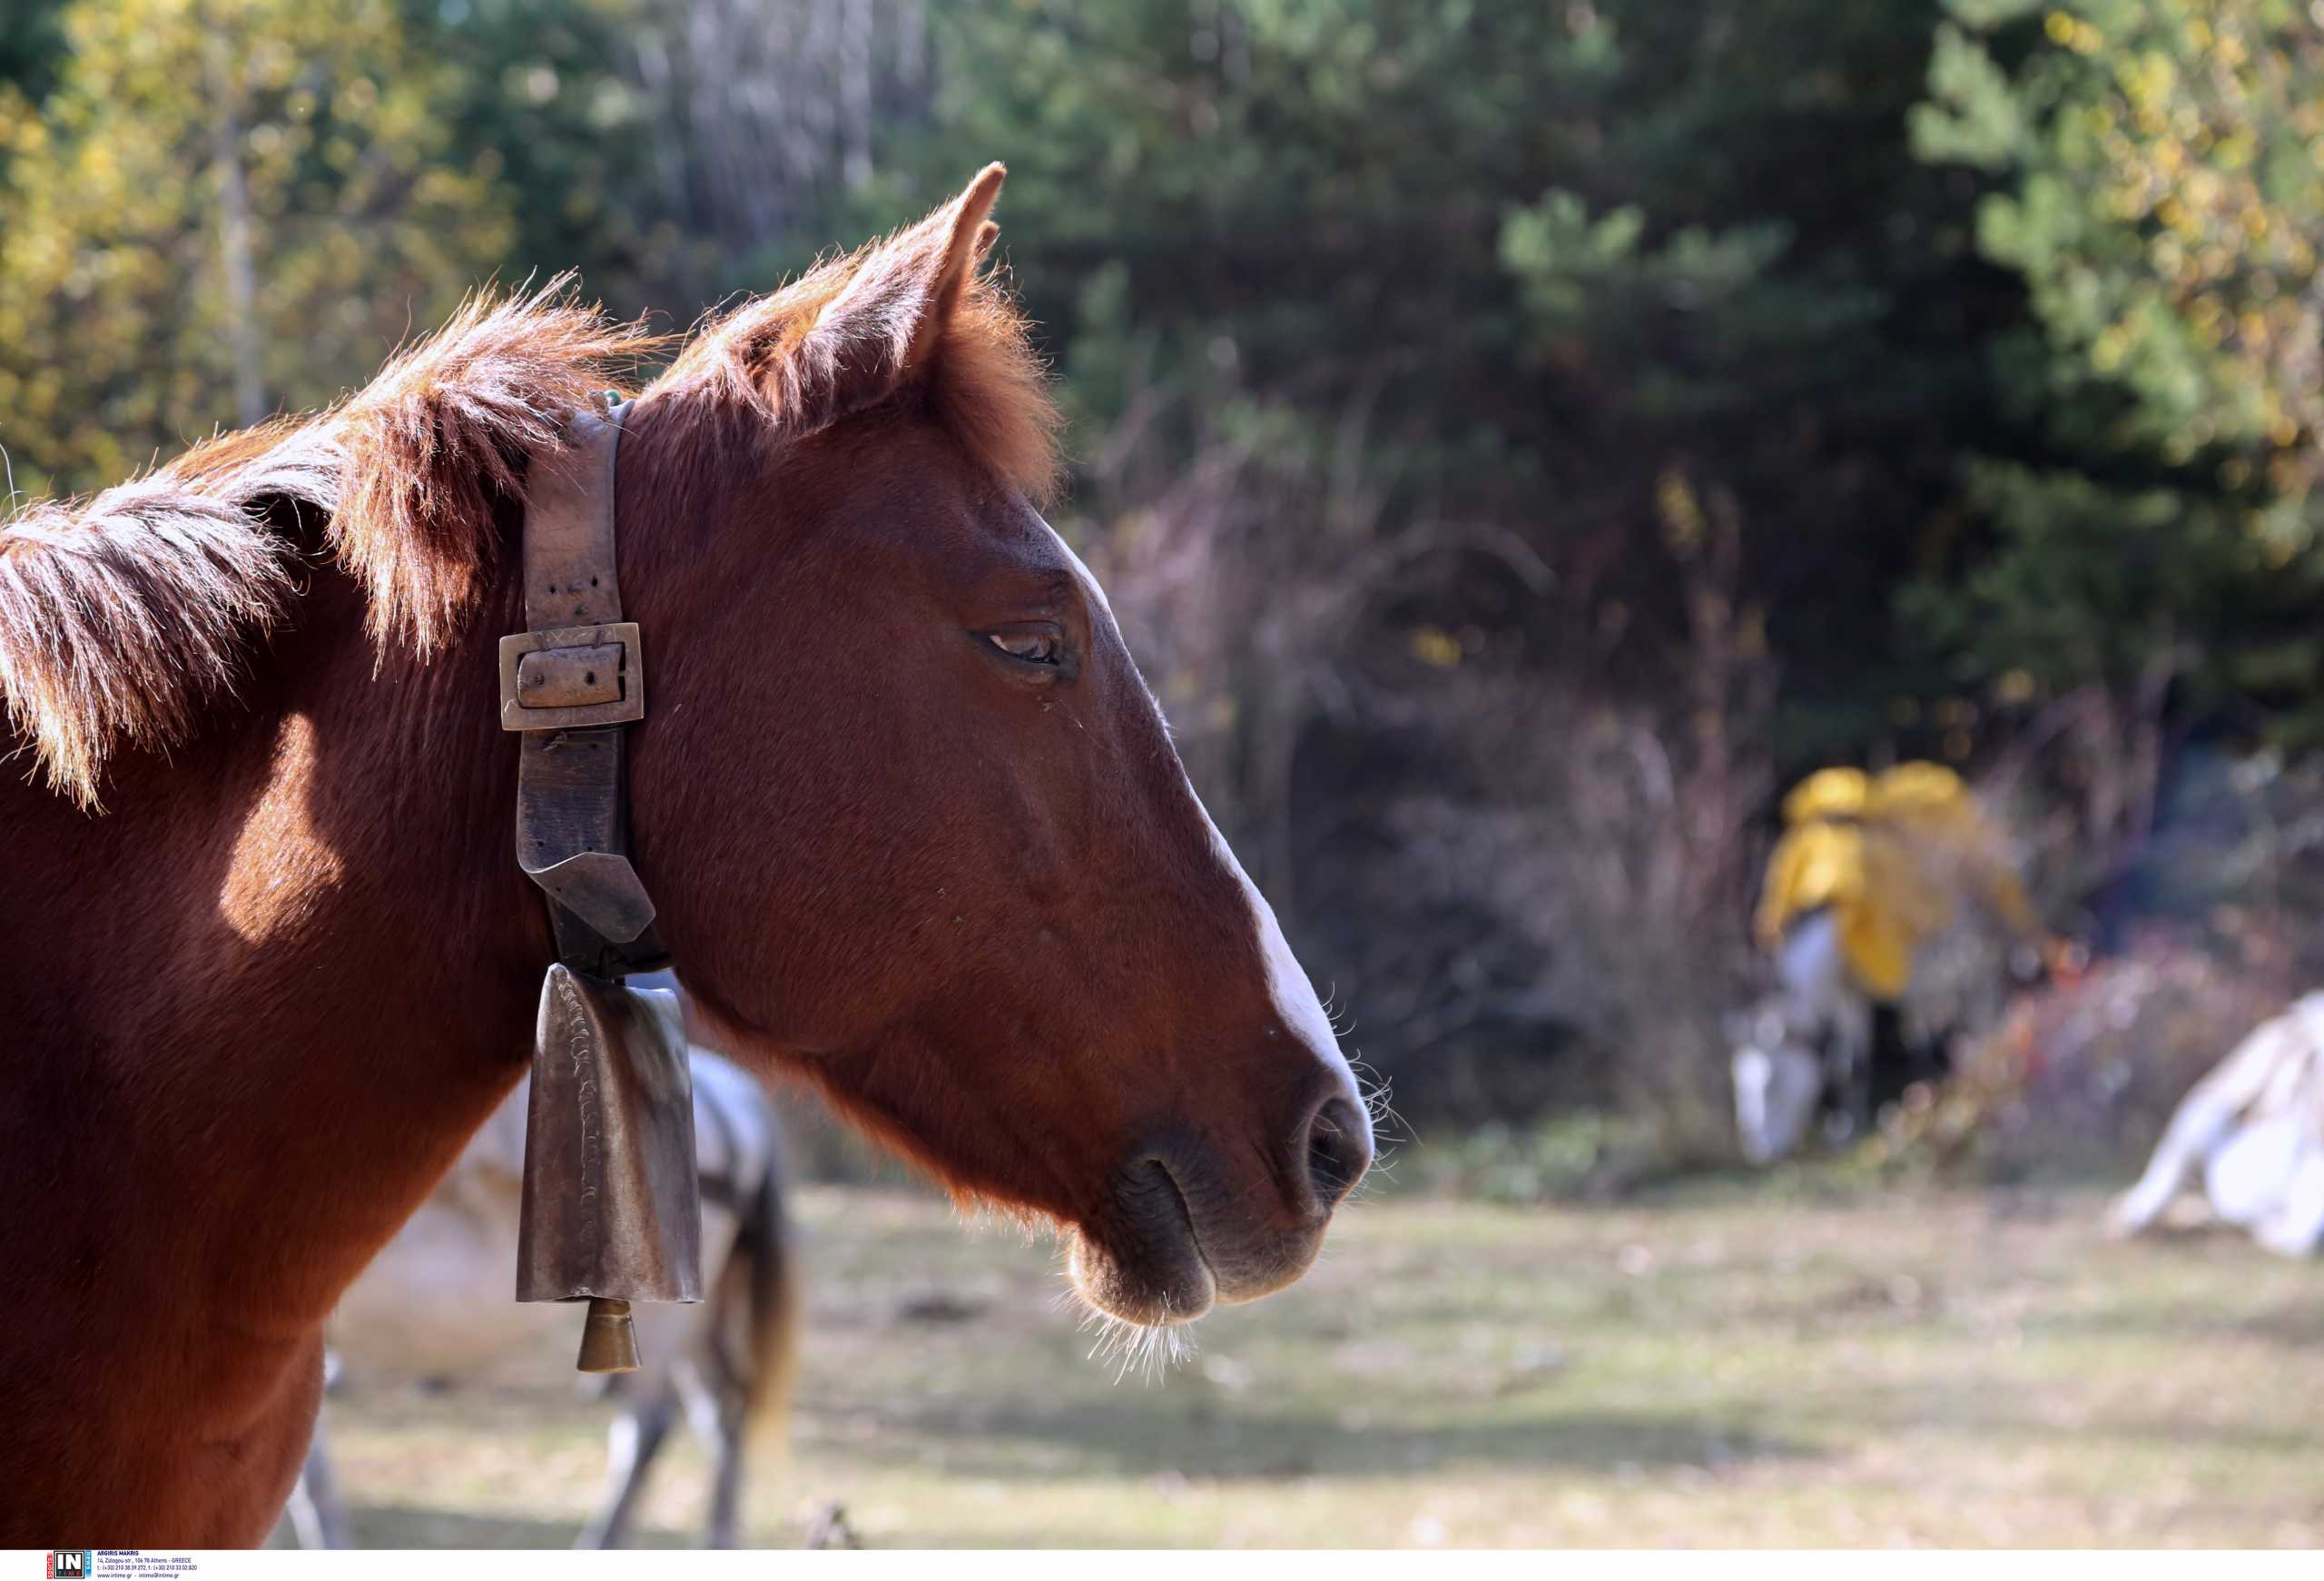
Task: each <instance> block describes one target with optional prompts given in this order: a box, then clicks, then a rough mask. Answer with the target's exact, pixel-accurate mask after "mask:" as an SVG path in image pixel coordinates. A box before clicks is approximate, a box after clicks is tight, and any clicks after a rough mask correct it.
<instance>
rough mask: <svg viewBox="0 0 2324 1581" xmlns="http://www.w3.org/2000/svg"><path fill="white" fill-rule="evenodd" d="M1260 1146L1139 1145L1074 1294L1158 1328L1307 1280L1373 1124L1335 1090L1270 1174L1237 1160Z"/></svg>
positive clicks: (1195, 1141)
mask: <svg viewBox="0 0 2324 1581" xmlns="http://www.w3.org/2000/svg"><path fill="white" fill-rule="evenodd" d="M1255 1151H1256V1150H1248V1149H1234V1148H1228V1147H1225V1146H1221V1145H1217V1144H1215V1143H1213V1142H1211V1141H1208V1140H1207V1139H1206V1138H1203V1137H1201V1136H1198V1135H1193V1134H1188V1133H1183V1132H1172V1133H1164V1134H1160V1135H1157V1136H1155V1137H1151V1138H1149V1139H1148V1140H1147V1141H1146V1142H1144V1143H1143V1144H1142V1145H1140V1146H1139V1147H1137V1148H1136V1149H1134V1150H1132V1151H1131V1153H1130V1156H1129V1157H1128V1159H1127V1160H1126V1161H1124V1162H1123V1164H1122V1165H1121V1167H1120V1168H1119V1169H1118V1170H1117V1171H1115V1174H1114V1177H1113V1180H1112V1181H1111V1186H1110V1192H1109V1200H1108V1203H1107V1207H1106V1210H1105V1211H1103V1212H1101V1213H1099V1214H1097V1215H1095V1216H1093V1218H1092V1219H1091V1220H1089V1221H1088V1222H1085V1223H1083V1224H1082V1225H1081V1226H1079V1228H1078V1230H1077V1232H1076V1234H1075V1236H1074V1238H1073V1243H1072V1251H1071V1255H1070V1259H1069V1268H1070V1272H1071V1275H1072V1278H1073V1283H1074V1288H1075V1289H1076V1290H1078V1291H1079V1292H1080V1294H1081V1295H1082V1297H1083V1299H1086V1300H1088V1302H1089V1303H1090V1304H1091V1305H1092V1306H1094V1307H1096V1308H1098V1309H1099V1310H1100V1311H1103V1312H1106V1313H1108V1315H1110V1316H1113V1317H1117V1318H1120V1319H1126V1320H1128V1321H1129V1322H1133V1323H1143V1324H1149V1325H1153V1324H1169V1323H1185V1322H1191V1321H1193V1320H1194V1319H1196V1318H1199V1317H1201V1316H1202V1315H1203V1314H1204V1313H1205V1312H1206V1311H1208V1310H1209V1309H1211V1307H1212V1306H1213V1305H1215V1304H1218V1303H1225V1304H1226V1305H1229V1306H1232V1305H1235V1304H1236V1303H1239V1302H1243V1301H1255V1300H1257V1299H1259V1298H1260V1297H1262V1296H1266V1295H1272V1294H1274V1293H1275V1291H1276V1290H1281V1289H1283V1288H1284V1287H1285V1285H1288V1284H1290V1283H1292V1282H1293V1281H1294V1280H1297V1279H1298V1278H1299V1276H1300V1275H1301V1274H1303V1273H1305V1272H1306V1271H1307V1269H1308V1267H1309V1266H1310V1265H1311V1264H1313V1263H1314V1262H1315V1255H1316V1253H1317V1252H1318V1251H1320V1250H1322V1249H1323V1244H1324V1230H1325V1228H1326V1227H1327V1226H1328V1225H1329V1224H1330V1222H1331V1218H1332V1210H1334V1208H1336V1207H1338V1206H1339V1204H1340V1203H1341V1202H1342V1201H1344V1200H1345V1198H1346V1197H1347V1195H1348V1193H1349V1192H1350V1191H1354V1189H1355V1186H1356V1183H1357V1182H1358V1181H1361V1180H1362V1179H1363V1178H1364V1171H1366V1170H1368V1169H1370V1168H1371V1165H1372V1155H1373V1141H1372V1127H1371V1122H1370V1120H1369V1118H1368V1117H1367V1116H1366V1115H1365V1114H1364V1111H1363V1109H1362V1108H1361V1106H1359V1105H1358V1104H1357V1103H1356V1102H1355V1101H1354V1099H1353V1098H1351V1097H1349V1096H1348V1095H1347V1093H1346V1092H1344V1090H1342V1089H1341V1088H1340V1087H1339V1086H1337V1085H1336V1084H1334V1086H1333V1087H1332V1088H1331V1090H1330V1091H1328V1092H1325V1093H1324V1095H1323V1096H1322V1097H1321V1098H1320V1099H1319V1100H1317V1101H1316V1102H1314V1103H1313V1104H1312V1105H1311V1106H1310V1107H1309V1108H1308V1110H1307V1111H1306V1113H1305V1117H1304V1119H1303V1120H1302V1121H1301V1122H1300V1123H1299V1125H1298V1126H1297V1128H1296V1130H1295V1133H1294V1134H1293V1135H1292V1136H1291V1137H1290V1138H1289V1139H1287V1141H1285V1144H1284V1145H1282V1146H1280V1147H1278V1148H1276V1149H1275V1150H1274V1156H1273V1157H1272V1158H1271V1159H1269V1160H1268V1163H1269V1166H1270V1167H1268V1168H1266V1169H1265V1170H1264V1171H1254V1170H1251V1169H1250V1168H1249V1167H1248V1166H1246V1167H1245V1168H1243V1169H1242V1170H1240V1171H1238V1170H1236V1168H1235V1167H1234V1166H1233V1164H1232V1163H1231V1162H1230V1160H1234V1159H1236V1158H1252V1157H1254V1154H1255ZM1259 1156H1264V1155H1259Z"/></svg>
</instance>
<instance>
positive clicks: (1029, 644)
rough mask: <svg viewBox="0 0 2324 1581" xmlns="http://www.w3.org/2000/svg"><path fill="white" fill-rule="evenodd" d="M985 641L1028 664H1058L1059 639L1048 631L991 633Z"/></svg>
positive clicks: (986, 635)
mask: <svg viewBox="0 0 2324 1581" xmlns="http://www.w3.org/2000/svg"><path fill="white" fill-rule="evenodd" d="M985 640H986V641H987V642H990V644H992V646H993V647H997V648H999V649H1000V651H1001V652H1003V653H1005V654H1007V655H1008V656H1009V657H1010V658H1015V659H1022V660H1023V661H1024V662H1025V663H1027V664H1055V663H1057V658H1058V639H1057V638H1056V637H1051V636H1050V635H1049V633H1048V632H1046V631H991V632H987V633H986V634H985Z"/></svg>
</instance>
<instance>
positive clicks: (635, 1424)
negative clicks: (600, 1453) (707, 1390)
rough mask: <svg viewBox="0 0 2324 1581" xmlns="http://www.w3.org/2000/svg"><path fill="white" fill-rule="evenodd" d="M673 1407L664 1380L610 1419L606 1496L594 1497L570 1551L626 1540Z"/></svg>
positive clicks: (673, 1413) (667, 1430)
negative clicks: (591, 1508) (587, 1516)
mask: <svg viewBox="0 0 2324 1581" xmlns="http://www.w3.org/2000/svg"><path fill="white" fill-rule="evenodd" d="M676 1405H677V1402H676V1401H675V1399H673V1398H671V1389H670V1387H669V1384H668V1382H667V1380H666V1377H665V1378H664V1379H663V1380H659V1381H657V1383H656V1385H655V1388H654V1389H653V1390H652V1392H651V1393H649V1394H647V1395H646V1396H645V1398H641V1399H640V1400H638V1401H637V1403H636V1404H635V1405H633V1406H631V1407H630V1408H628V1409H627V1410H625V1411H624V1412H622V1414H621V1415H620V1416H618V1417H616V1418H614V1425H613V1427H612V1428H611V1429H610V1430H609V1431H608V1432H607V1433H606V1487H605V1491H604V1492H603V1493H601V1494H599V1495H598V1497H597V1507H596V1509H595V1510H593V1511H592V1512H590V1516H589V1520H588V1524H587V1525H586V1526H584V1527H582V1528H581V1535H580V1536H579V1537H576V1538H574V1539H573V1546H575V1547H576V1548H615V1547H619V1546H621V1545H622V1544H623V1543H625V1542H626V1541H628V1539H629V1527H630V1523H631V1522H632V1521H633V1520H634V1519H635V1517H636V1515H637V1501H638V1499H639V1498H641V1497H644V1496H645V1474H646V1472H648V1471H649V1470H651V1469H652V1468H653V1466H654V1457H655V1455H657V1454H659V1453H660V1452H661V1448H662V1441H663V1440H664V1439H665V1438H668V1437H669V1436H670V1428H671V1425H672V1424H673V1423H674V1422H675V1419H676V1415H677V1411H676Z"/></svg>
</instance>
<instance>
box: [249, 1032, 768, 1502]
mask: <svg viewBox="0 0 2324 1581" xmlns="http://www.w3.org/2000/svg"><path fill="white" fill-rule="evenodd" d="M693 1068H694V1145H695V1148H696V1150H697V1152H698V1155H699V1158H700V1164H701V1176H702V1265H703V1268H704V1270H705V1272H706V1273H708V1274H709V1275H710V1280H709V1290H708V1292H707V1295H706V1298H705V1299H704V1300H702V1301H701V1302H699V1303H697V1304H694V1305H686V1306H676V1305H663V1304H658V1303H645V1302H641V1303H639V1304H638V1305H637V1306H636V1307H635V1309H634V1310H635V1320H636V1324H637V1344H638V1350H639V1353H640V1360H641V1365H640V1368H639V1369H638V1370H637V1371H636V1372H635V1373H630V1374H626V1375H621V1376H617V1377H616V1378H614V1379H613V1380H612V1381H611V1384H610V1388H612V1389H613V1390H614V1391H615V1392H616V1393H617V1395H618V1397H619V1398H621V1400H622V1402H623V1408H622V1413H621V1415H620V1416H619V1417H618V1418H616V1419H615V1422H614V1425H613V1428H612V1429H611V1434H610V1455H609V1464H608V1466H607V1467H606V1484H605V1489H604V1491H603V1493H602V1494H601V1495H600V1497H599V1498H598V1501H597V1505H596V1510H595V1511H594V1512H593V1513H592V1514H591V1516H590V1517H589V1520H588V1524H587V1525H586V1527H584V1528H583V1530H582V1533H581V1536H580V1538H579V1540H578V1541H577V1543H576V1546H580V1547H615V1546H619V1545H620V1544H621V1543H622V1542H623V1541H624V1540H625V1538H626V1537H627V1536H628V1535H629V1530H630V1526H631V1522H632V1520H633V1518H634V1517H635V1513H636V1508H637V1501H638V1499H639V1497H640V1496H641V1495H642V1494H643V1492H644V1490H645V1477H646V1474H647V1472H648V1471H649V1470H650V1469H651V1467H652V1466H653V1462H654V1457H655V1453H656V1452H657V1451H658V1450H659V1449H660V1448H661V1447H662V1443H663V1440H664V1439H665V1438H667V1436H668V1434H669V1431H670V1428H672V1427H673V1426H674V1425H675V1422H676V1419H677V1417H678V1414H679V1412H680V1411H681V1410H683V1411H684V1414H685V1417H686V1419H687V1421H688V1422H689V1423H690V1424H691V1425H692V1427H693V1428H694V1432H695V1434H696V1435H697V1437H699V1438H701V1440H702V1442H703V1446H704V1448H705V1450H707V1451H708V1453H709V1454H710V1456H711V1457H712V1460H713V1463H714V1477H713V1482H712V1492H711V1504H710V1517H709V1523H708V1529H707V1541H708V1543H709V1545H710V1546H713V1547H733V1546H735V1545H736V1544H737V1543H738V1542H739V1540H740V1538H741V1536H742V1522H741V1508H740V1507H741V1497H742V1486H743V1450H744V1448H745V1442H746V1439H747V1438H748V1437H749V1436H750V1430H751V1428H752V1427H753V1424H754V1423H755V1422H757V1421H760V1420H768V1421H773V1420H778V1419H780V1418H781V1417H782V1415H783V1411H784V1410H785V1408H787V1405H788V1402H789V1394H790V1386H791V1378H792V1368H793V1360H794V1359H795V1351H796V1339H797V1314H798V1303H799V1296H798V1290H797V1280H798V1270H797V1267H796V1260H795V1259H794V1257H793V1249H792V1243H791V1236H790V1226H789V1220H788V1216H787V1214H786V1212H785V1210H784V1205H783V1171H782V1158H781V1152H782V1141H781V1131H780V1130H779V1129H778V1126H777V1122H776V1118H775V1112H774V1106H773V1102H772V1101H771V1100H770V1099H769V1098H768V1096H767V1094H766V1092H765V1090H764V1089H763V1087H761V1086H760V1084H759V1082H758V1081H757V1080H756V1079H755V1078H753V1076H751V1075H750V1074H748V1073H747V1072H744V1071H743V1070H742V1069H741V1067H739V1066H737V1065H734V1064H732V1063H730V1062H727V1061H725V1060H724V1059H721V1058H720V1057H719V1056H717V1055H716V1054H714V1053H711V1052H707V1051H706V1050H703V1049H700V1048H696V1049H694V1052H693ZM530 1091H531V1083H530V1082H529V1081H527V1082H520V1083H518V1085H517V1091H516V1092H515V1093H514V1094H512V1095H511V1096H510V1098H509V1099H508V1101H507V1102H506V1103H504V1104H502V1105H501V1107H500V1108H499V1109H498V1110H497V1111H496V1112H494V1114H493V1116H492V1118H491V1119H490V1120H489V1121H487V1122H486V1123H485V1125H484V1128H483V1129H482V1130H481V1131H478V1134H477V1136H476V1138H475V1140H474V1141H472V1142H470V1144H469V1146H468V1151H466V1152H465V1153H463V1154H462V1155H461V1156H460V1159H459V1161H458V1162H457V1163H455V1164H454V1165H453V1166H452V1169H451V1171H450V1172H449V1173H448V1175H446V1176H445V1178H444V1181H443V1182H442V1183H441V1184H440V1185H439V1186H438V1188H437V1190H436V1193H435V1195H434V1196H432V1197H430V1198H429V1199H428V1201H427V1202H426V1203H424V1204H423V1205H422V1206H421V1207H420V1209H419V1211H418V1212H416V1213H414V1214H413V1215H412V1217H411V1219H410V1220H409V1222H407V1223H406V1224H405V1226H404V1227H403V1229H402V1230H400V1231H399V1232H398V1233H397V1235H396V1238H395V1239H394V1240H391V1241H389V1243H388V1244H387V1246H386V1247H385V1248H383V1249H382V1250H381V1251H380V1252H379V1256H378V1258H376V1259H375V1260H373V1261H372V1263H371V1265H370V1267H369V1268H368V1269H366V1270H364V1272H363V1275H362V1277H361V1278H359V1280H356V1281H355V1283H354V1284H353V1285H352V1286H351V1287H350V1288H349V1290H348V1291H347V1293H346V1294H345V1295H344V1296H343V1297H342V1298H341V1299H340V1305H339V1310H338V1312H337V1314H336V1315H335V1316H334V1317H333V1319H332V1320H331V1323H330V1330H329V1336H330V1348H331V1352H332V1363H333V1370H334V1373H336V1372H337V1371H338V1370H340V1369H348V1370H352V1371H355V1372H379V1373H383V1374H384V1373H392V1374H397V1375H400V1376H405V1377H412V1378H431V1379H437V1378H440V1379H458V1378H465V1377H471V1376H474V1375H475V1374H477V1373H478V1372H479V1371H482V1370H483V1369H487V1368H488V1367H490V1366H491V1365H492V1364H494V1363H495V1362H496V1361H498V1360H500V1359H504V1358H506V1357H507V1356H510V1355H514V1354H520V1353H522V1352H524V1351H526V1350H528V1349H537V1348H538V1347H540V1346H542V1345H544V1344H548V1343H552V1342H553V1340H552V1339H551V1338H550V1337H551V1336H553V1335H556V1334H558V1333H564V1334H566V1336H567V1337H568V1338H571V1339H577V1338H578V1335H579V1333H580V1329H579V1327H578V1317H579V1309H578V1308H577V1307H576V1306H572V1305H568V1304H565V1303H548V1302H541V1303H524V1304H520V1303H519V1302H517V1300H516V1299H515V1285H516V1272H517V1220H518V1210H519V1206H520V1204H521V1202H522V1201H523V1194H524V1173H525V1105H526V1101H527V1096H528V1094H529V1092H530ZM329 1414H330V1412H329V1409H328V1407H326V1409H325V1411H324V1413H323V1415H324V1416H325V1417H328V1416H329ZM289 1514H290V1516H291V1522H292V1525H293V1526H294V1527H295V1528H296V1529H297V1532H298V1536H299V1541H300V1546H303V1547H310V1548H312V1547H344V1546H348V1539H349V1536H350V1532H349V1525H348V1519H347V1511H346V1507H345V1505H344V1503H343V1501H342V1499H341V1497H340V1490H339V1486H338V1478H337V1476H336V1474H335V1472H334V1470H333V1468H332V1466H331V1462H330V1454H329V1451H328V1449H327V1448H326V1447H325V1443H324V1434H323V1422H322V1420H321V1419H320V1418H319V1419H318V1420H317V1422H316V1425H315V1437H314V1441H313V1443H312V1445H311V1446H310V1448H309V1450H308V1452H307V1464H306V1468H305V1471H304V1473H303V1474H302V1475H301V1476H300V1480H299V1485H298V1487H297V1488H296V1489H295V1490H294V1491H293V1492H292V1494H291V1504H290V1508H289Z"/></svg>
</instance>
